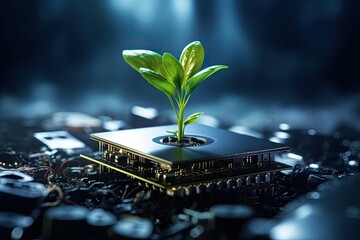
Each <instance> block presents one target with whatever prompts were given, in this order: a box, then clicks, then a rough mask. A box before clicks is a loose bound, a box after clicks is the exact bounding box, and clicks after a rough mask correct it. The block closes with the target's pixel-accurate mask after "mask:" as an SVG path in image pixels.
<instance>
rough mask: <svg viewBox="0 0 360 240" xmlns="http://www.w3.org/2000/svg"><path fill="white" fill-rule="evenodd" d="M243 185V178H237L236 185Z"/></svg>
mask: <svg viewBox="0 0 360 240" xmlns="http://www.w3.org/2000/svg"><path fill="white" fill-rule="evenodd" d="M241 185H242V179H241V178H238V179H236V187H237V188H240V187H241Z"/></svg>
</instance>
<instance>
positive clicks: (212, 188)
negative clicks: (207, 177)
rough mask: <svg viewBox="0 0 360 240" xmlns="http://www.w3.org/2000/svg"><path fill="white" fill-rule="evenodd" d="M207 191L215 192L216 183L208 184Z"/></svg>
mask: <svg viewBox="0 0 360 240" xmlns="http://www.w3.org/2000/svg"><path fill="white" fill-rule="evenodd" d="M206 191H207V192H213V191H214V183H212V182H209V183H207V184H206Z"/></svg>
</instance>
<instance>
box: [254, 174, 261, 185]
mask: <svg viewBox="0 0 360 240" xmlns="http://www.w3.org/2000/svg"><path fill="white" fill-rule="evenodd" d="M255 183H256V184H260V183H261V176H260V175H256V177H255Z"/></svg>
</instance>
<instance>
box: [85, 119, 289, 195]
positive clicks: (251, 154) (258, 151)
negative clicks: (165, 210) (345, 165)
mask: <svg viewBox="0 0 360 240" xmlns="http://www.w3.org/2000/svg"><path fill="white" fill-rule="evenodd" d="M173 128H176V126H175V125H170V126H160V127H150V128H139V129H132V130H123V131H116V132H104V133H96V134H92V135H91V137H90V138H91V139H93V140H95V141H98V142H99V151H100V154H97V155H96V154H95V155H81V156H82V157H83V158H85V159H88V160H90V161H92V162H95V163H98V164H100V166H101V167H100V168H101V173H102V174H109V173H111V170H115V171H118V172H121V173H124V174H126V175H128V176H130V177H133V178H135V179H138V180H140V181H141V182H143V183H145V185H151V186H153V187H156V188H159V189H161V190H164V191H165V192H167V194H168V195H177V196H183V195H191V194H192V193H204V192H212V191H222V190H223V189H227V190H232V189H234V188H240V189H245V188H246V189H247V190H248V192H250V193H251V192H252V194H253V193H254V194H255V195H257V193H255V192H257V190H259V191H258V192H261V194H266V195H267V194H270V195H271V193H270V192H271V182H272V174H273V173H274V172H277V171H282V170H286V169H291V167H290V166H288V165H285V164H282V163H278V162H275V161H274V155H275V153H276V152H280V151H285V150H288V147H286V146H283V145H280V144H277V143H273V142H270V141H267V140H264V139H258V138H254V137H250V136H246V135H241V134H237V133H233V132H229V131H226V130H223V129H218V128H212V127H208V126H205V125H191V126H189V127H188V129H187V131H188V136H190V138H193V139H196V140H197V141H196V142H197V143H198V144H197V145H196V146H192V147H176V146H173V145H171V144H167V143H166V141H167V140H168V139H169V136H166V135H164V133H166V130H167V129H173ZM260 189H262V190H263V191H261V190H260ZM255 202H256V201H255Z"/></svg>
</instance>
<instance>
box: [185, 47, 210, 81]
mask: <svg viewBox="0 0 360 240" xmlns="http://www.w3.org/2000/svg"><path fill="white" fill-rule="evenodd" d="M204 55H205V54H204V48H203V46H202V45H201V43H200V42H199V41H195V42H192V43H189V44H188V45H187V46H186V47H185V48H184V50H183V51H182V53H181V56H180V63H181V65H182V67H183V68H184V74H185V80H186V79H189V78H190V77H192V76H193V75H194V74H195V73H197V72H198V71H199V70H200V69H201V66H202V64H203V61H204Z"/></svg>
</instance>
